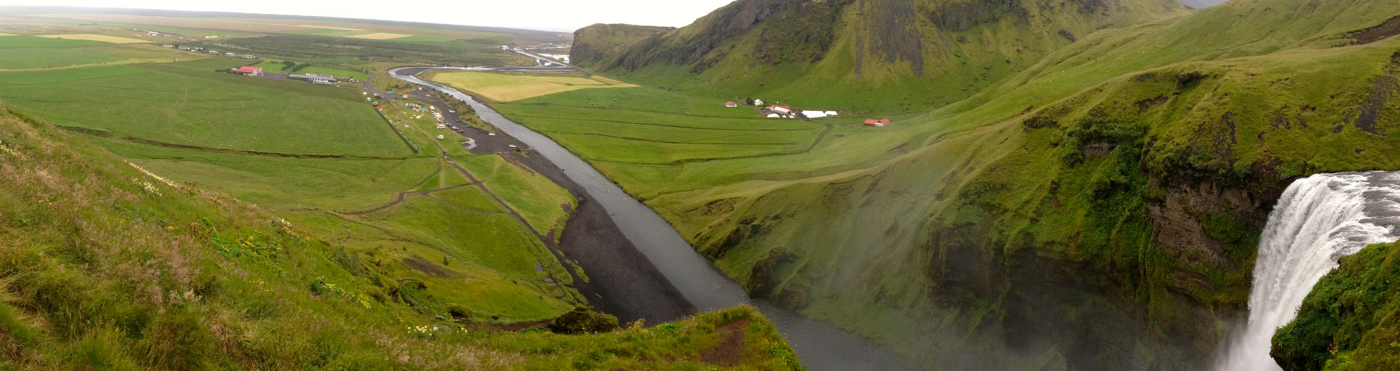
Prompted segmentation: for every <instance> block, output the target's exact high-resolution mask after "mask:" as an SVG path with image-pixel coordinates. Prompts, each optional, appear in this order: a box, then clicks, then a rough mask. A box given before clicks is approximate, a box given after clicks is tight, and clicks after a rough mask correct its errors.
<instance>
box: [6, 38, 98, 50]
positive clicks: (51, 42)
mask: <svg viewBox="0 0 1400 371" xmlns="http://www.w3.org/2000/svg"><path fill="white" fill-rule="evenodd" d="M102 44H106V43H104V42H100V41H89V40H73V39H52V38H45V37H34V36H6V37H5V38H3V39H0V49H20V48H59V47H73V46H86V45H102Z"/></svg>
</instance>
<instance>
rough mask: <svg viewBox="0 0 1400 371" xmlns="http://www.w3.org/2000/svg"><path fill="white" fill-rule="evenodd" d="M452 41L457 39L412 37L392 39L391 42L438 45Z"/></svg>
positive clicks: (430, 36)
mask: <svg viewBox="0 0 1400 371" xmlns="http://www.w3.org/2000/svg"><path fill="white" fill-rule="evenodd" d="M452 40H457V38H455V37H449V36H438V35H412V36H409V37H400V38H397V39H393V41H396V42H401V43H440V42H445V41H452Z"/></svg>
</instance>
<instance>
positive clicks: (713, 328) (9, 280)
mask: <svg viewBox="0 0 1400 371" xmlns="http://www.w3.org/2000/svg"><path fill="white" fill-rule="evenodd" d="M0 111H3V112H0V158H4V161H3V162H0V174H3V176H4V177H5V179H7V180H8V181H6V182H4V183H0V236H3V237H4V238H0V241H3V242H0V256H3V257H4V259H2V260H3V262H0V289H2V290H0V323H3V324H4V326H3V327H0V328H2V330H0V349H3V352H0V365H3V366H4V367H6V368H16V369H102V370H136V369H151V370H186V369H306V368H316V369H352V368H353V369H386V370H388V369H406V370H407V369H412V370H425V369H493V370H495V369H516V370H558V369H566V368H574V369H597V368H602V369H608V368H614V367H626V368H655V367H665V368H674V369H703V368H705V367H707V366H708V365H709V364H714V365H719V366H731V367H732V366H738V368H739V369H753V370H791V369H798V368H799V367H800V366H797V365H796V364H795V363H794V357H793V356H792V353H791V350H790V349H788V348H787V346H786V344H785V343H784V342H783V341H782V339H781V338H780V337H779V335H778V334H777V332H776V331H775V330H774V329H773V328H772V326H771V325H770V324H769V323H768V322H767V321H766V320H765V319H763V317H762V316H761V315H760V314H758V312H757V311H756V310H754V309H752V308H749V307H739V308H734V309H729V310H725V311H719V312H715V313H710V314H701V315H698V316H696V317H694V318H693V319H687V320H683V321H680V322H677V323H674V324H665V325H662V326H658V327H653V328H649V329H642V328H629V329H624V330H620V331H616V332H607V333H601V334H586V335H556V334H552V333H549V332H548V331H533V332H528V333H509V332H495V331H491V330H490V328H491V327H490V326H483V325H480V324H478V323H477V322H474V321H471V320H464V319H462V318H461V317H460V315H461V314H463V313H461V312H460V311H453V310H446V311H444V312H442V313H443V314H441V315H437V316H434V315H433V314H432V313H433V312H432V311H426V312H425V311H423V305H432V304H429V303H433V302H435V299H433V298H432V297H431V296H428V297H426V298H425V297H424V296H422V295H423V294H422V293H421V292H420V291H415V290H416V289H415V287H420V286H415V285H404V286H402V287H401V288H400V287H399V286H394V287H395V288H396V289H394V290H390V291H387V292H386V291H384V290H385V289H384V288H381V286H384V285H386V284H385V283H383V282H378V281H373V280H371V279H369V278H366V277H365V276H364V271H365V270H366V269H367V268H369V262H368V261H364V260H358V259H356V258H355V257H353V256H351V255H346V254H345V250H344V248H343V247H338V246H336V244H335V243H333V242H328V241H326V240H322V239H321V238H320V237H319V236H317V235H313V234H308V233H307V232H305V229H303V228H302V226H301V225H299V224H298V223H289V222H287V221H285V220H283V219H281V218H278V217H276V216H274V215H273V214H271V213H269V212H267V211H266V210H263V209H261V208H259V207H256V206H253V205H250V204H247V203H243V202H240V201H237V200H235V199H233V198H231V197H228V196H227V195H223V194H220V193H216V192H207V191H201V190H199V189H196V188H191V187H187V186H184V185H181V184H178V183H174V182H170V181H168V180H165V179H164V178H161V177H158V176H155V175H153V174H151V173H149V172H146V171H144V170H142V169H141V168H139V167H136V166H132V165H131V164H129V163H126V162H124V161H122V160H119V159H116V158H114V157H112V156H111V155H109V154H107V153H105V152H104V151H103V150H102V149H100V148H99V147H96V146H92V145H89V144H86V141H84V140H82V139H80V138H77V137H75V136H74V135H72V134H68V133H64V132H61V131H59V130H57V129H55V128H53V127H51V126H49V125H48V124H45V123H43V122H41V121H38V120H36V119H32V118H29V117H26V116H17V115H15V114H14V113H13V112H12V111H9V107H4V108H0ZM425 299H426V301H425ZM447 313H451V315H447ZM720 349H723V350H722V351H721V350H720ZM717 354H722V355H718V356H717ZM709 367H713V366H709Z"/></svg>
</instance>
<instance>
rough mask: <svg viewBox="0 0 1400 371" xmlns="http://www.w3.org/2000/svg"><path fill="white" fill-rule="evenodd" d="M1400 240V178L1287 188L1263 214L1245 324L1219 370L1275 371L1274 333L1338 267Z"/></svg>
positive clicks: (1351, 177) (1335, 177)
mask: <svg viewBox="0 0 1400 371" xmlns="http://www.w3.org/2000/svg"><path fill="white" fill-rule="evenodd" d="M1397 238H1400V172H1380V171H1374V172H1365V173H1337V174H1318V175H1314V176H1311V177H1308V178H1305V179H1299V180H1298V181H1295V182H1293V184H1292V185H1290V186H1289V187H1288V190H1287V191H1285V192H1284V193H1283V197H1281V198H1280V199H1279V202H1278V205H1277V206H1276V207H1274V211H1273V212H1272V213H1270V214H1269V222H1268V225H1267V226H1266V227H1265V228H1264V235H1263V236H1261V238H1260V241H1259V257H1258V259H1257V260H1255V263H1254V287H1253V289H1252V291H1251V292H1250V296H1249V323H1248V324H1247V325H1246V327H1245V328H1244V329H1243V330H1242V331H1239V332H1237V333H1235V334H1232V335H1231V337H1230V339H1229V343H1228V344H1227V345H1226V348H1225V351H1224V353H1222V354H1221V355H1220V357H1219V358H1217V360H1216V364H1215V369H1216V370H1218V371H1256V370H1259V371H1262V370H1279V369H1280V368H1279V366H1278V364H1277V363H1275V362H1274V360H1273V358H1270V357H1269V345H1270V339H1272V338H1273V336H1274V331H1275V330H1278V328H1279V327H1282V326H1283V325H1286V324H1288V322H1289V321H1292V320H1293V318H1294V317H1295V316H1297V315H1298V306H1300V305H1302V303H1303V299H1304V298H1305V297H1307V295H1308V292H1310V291H1312V287H1313V285H1315V284H1317V281H1318V280H1320V279H1321V278H1322V276H1323V275H1326V274H1327V272H1329V271H1331V270H1332V269H1335V268H1336V267H1337V260H1338V259H1339V258H1341V257H1342V256H1345V255H1351V254H1354V253H1356V252H1357V251H1360V250H1361V249H1362V248H1364V247H1366V245H1370V244H1376V243H1386V242H1394V241H1395V240H1396V239H1397Z"/></svg>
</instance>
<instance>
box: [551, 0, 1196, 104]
mask: <svg viewBox="0 0 1400 371" xmlns="http://www.w3.org/2000/svg"><path fill="white" fill-rule="evenodd" d="M1186 9H1187V8H1186V7H1185V6H1184V5H1182V4H1180V3H1177V2H1176V1H1169V0H1080V1H1070V2H1061V3H1053V2H1039V1H1020V0H1012V1H994V2H986V1H960V0H832V1H808V0H743V1H736V2H734V3H732V4H730V5H727V6H725V7H723V8H720V9H719V10H716V11H715V12H713V13H711V14H709V15H707V16H705V17H703V18H700V19H699V20H697V21H696V22H695V23H694V24H691V25H689V26H686V27H684V28H681V29H677V30H674V31H670V32H665V33H660V34H655V35H652V36H649V37H647V38H644V39H641V40H637V41H635V42H632V43H630V44H628V45H624V46H622V47H619V48H617V49H615V50H613V51H612V52H609V53H607V54H606V56H605V57H604V58H602V61H601V62H599V63H597V64H593V65H592V66H593V67H594V68H595V69H597V70H599V71H602V72H605V73H609V74H616V75H618V76H621V77H623V78H625V79H628V80H629V81H634V82H640V83H644V84H647V85H654V86H661V87H667V88H681V89H684V90H687V91H693V92H704V94H706V95H711V96H716V97H725V98H730V97H734V96H756V97H760V98H764V99H767V100H768V101H770V102H771V101H783V102H785V103H791V104H797V105H802V106H811V107H820V108H841V109H880V110H885V111H891V110H899V111H921V109H920V108H923V107H936V106H941V105H944V104H948V103H950V102H953V101H956V100H959V99H962V98H965V97H967V96H969V95H970V94H973V93H976V92H977V91H978V90H980V89H982V88H984V87H986V86H988V85H990V84H992V83H993V82H996V81H998V80H1000V79H1001V78H1003V77H1006V76H1008V75H1011V74H1014V73H1015V72H1016V71H1019V70H1021V69H1024V68H1026V67H1029V66H1031V65H1033V64H1035V63H1036V61H1038V60H1040V58H1042V57H1044V56H1046V55H1047V54H1049V53H1051V52H1054V51H1055V50H1058V49H1059V48H1062V47H1064V46H1066V45H1069V44H1071V43H1073V42H1074V41H1075V40H1076V39H1078V38H1079V37H1082V36H1084V35H1087V34H1089V33H1092V32H1094V31H1096V30H1100V29H1104V28H1110V27H1120V26H1125V25H1129V24H1134V23H1138V22H1142V21H1148V20H1153V19H1161V18H1164V17H1170V16H1175V15H1180V14H1184V13H1185V11H1186ZM595 27H596V26H595ZM598 32H600V31H597V30H592V29H590V28H585V29H582V30H580V31H579V32H578V34H579V35H586V34H590V33H598ZM576 43H578V42H577V41H576ZM582 43H583V44H584V45H585V46H586V47H587V48H590V49H592V50H598V49H605V48H602V47H597V48H594V47H591V46H588V45H590V44H589V41H588V40H587V39H584V40H582ZM576 47H577V46H576ZM575 59H579V60H584V58H580V56H577V55H576V56H575ZM911 93H912V94H911Z"/></svg>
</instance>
